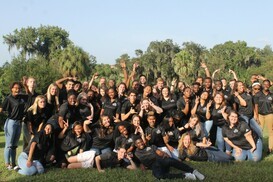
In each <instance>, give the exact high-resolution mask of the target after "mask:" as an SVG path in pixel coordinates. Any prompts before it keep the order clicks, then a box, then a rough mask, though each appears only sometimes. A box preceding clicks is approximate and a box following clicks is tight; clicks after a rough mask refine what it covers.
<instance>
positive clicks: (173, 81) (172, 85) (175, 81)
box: [170, 79, 177, 93]
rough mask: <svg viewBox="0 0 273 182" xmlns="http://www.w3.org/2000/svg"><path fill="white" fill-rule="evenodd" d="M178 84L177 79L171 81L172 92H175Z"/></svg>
mask: <svg viewBox="0 0 273 182" xmlns="http://www.w3.org/2000/svg"><path fill="white" fill-rule="evenodd" d="M176 85H177V79H173V80H172V83H171V87H170V92H171V93H174V91H175V88H176Z"/></svg>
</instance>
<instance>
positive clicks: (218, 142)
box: [216, 127, 225, 152]
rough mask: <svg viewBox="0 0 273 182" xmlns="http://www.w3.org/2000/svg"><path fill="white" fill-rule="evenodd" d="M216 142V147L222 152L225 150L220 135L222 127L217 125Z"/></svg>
mask: <svg viewBox="0 0 273 182" xmlns="http://www.w3.org/2000/svg"><path fill="white" fill-rule="evenodd" d="M216 142H217V147H218V149H219V150H220V151H222V152H224V150H225V141H224V138H223V135H222V128H221V127H217V134H216Z"/></svg>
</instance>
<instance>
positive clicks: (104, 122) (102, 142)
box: [84, 115, 114, 155]
mask: <svg viewBox="0 0 273 182" xmlns="http://www.w3.org/2000/svg"><path fill="white" fill-rule="evenodd" d="M90 124H91V121H90V120H86V121H84V131H85V132H87V133H89V135H90V136H91V138H92V146H91V150H93V151H95V152H96V155H100V154H103V153H106V152H108V151H112V150H113V144H114V139H113V136H114V127H113V126H112V125H111V122H110V118H109V116H105V115H104V116H101V120H100V122H99V123H95V124H93V125H91V127H89V125H90Z"/></svg>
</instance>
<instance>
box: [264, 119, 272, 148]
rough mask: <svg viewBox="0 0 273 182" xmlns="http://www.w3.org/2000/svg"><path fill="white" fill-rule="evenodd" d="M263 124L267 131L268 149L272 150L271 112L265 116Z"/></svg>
mask: <svg viewBox="0 0 273 182" xmlns="http://www.w3.org/2000/svg"><path fill="white" fill-rule="evenodd" d="M265 124H266V126H267V131H268V149H269V151H270V152H272V149H273V114H268V115H266V116H265Z"/></svg>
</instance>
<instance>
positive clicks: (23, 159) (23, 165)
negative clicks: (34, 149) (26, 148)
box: [18, 152, 37, 176]
mask: <svg viewBox="0 0 273 182" xmlns="http://www.w3.org/2000/svg"><path fill="white" fill-rule="evenodd" d="M27 160H28V155H27V154H26V153H25V152H22V153H21V154H20V155H19V157H18V166H19V167H20V170H19V171H18V173H19V174H22V175H28V176H31V175H34V174H35V173H37V169H36V167H35V166H34V165H32V166H30V167H27Z"/></svg>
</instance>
